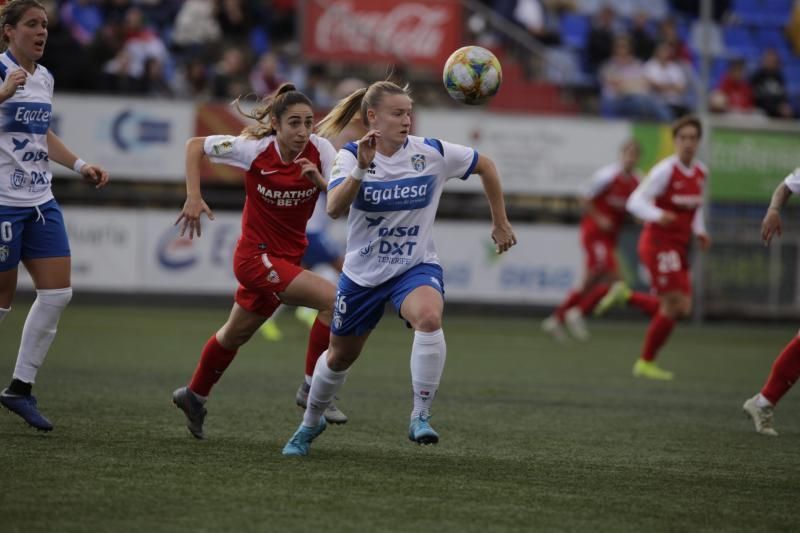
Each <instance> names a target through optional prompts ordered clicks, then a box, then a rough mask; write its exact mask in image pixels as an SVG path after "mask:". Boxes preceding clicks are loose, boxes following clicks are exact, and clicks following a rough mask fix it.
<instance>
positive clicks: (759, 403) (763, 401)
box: [756, 392, 772, 409]
mask: <svg viewBox="0 0 800 533" xmlns="http://www.w3.org/2000/svg"><path fill="white" fill-rule="evenodd" d="M756 407H758V408H759V409H763V408H765V407H772V402H770V401H769V400H767V398H766V397H765V396H764V395H763V394H761V393H760V392H759V393H758V396H756Z"/></svg>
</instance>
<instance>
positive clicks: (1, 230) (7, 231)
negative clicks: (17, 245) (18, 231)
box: [0, 222, 14, 242]
mask: <svg viewBox="0 0 800 533" xmlns="http://www.w3.org/2000/svg"><path fill="white" fill-rule="evenodd" d="M12 238H14V234H13V233H12V231H11V222H2V223H0V239H2V240H3V242H11V239H12Z"/></svg>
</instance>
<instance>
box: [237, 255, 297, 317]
mask: <svg viewBox="0 0 800 533" xmlns="http://www.w3.org/2000/svg"><path fill="white" fill-rule="evenodd" d="M302 271H303V268H302V267H301V266H300V260H299V259H298V260H297V261H289V260H287V259H282V258H280V257H270V256H268V255H267V254H266V253H262V254H258V255H247V254H241V255H240V254H238V253H237V254H235V255H234V257H233V273H234V274H235V275H236V279H237V280H238V281H239V288H238V289H236V298H235V300H236V303H237V304H239V305H240V306H242V307H243V308H244V309H246V310H248V311H250V312H251V313H257V314H259V315H263V316H267V317H268V316H271V315H272V313H274V312H275V309H277V308H278V306H279V305H281V300H280V298H279V297H278V295H277V293H279V292H283V291H285V290H286V287H288V286H289V284H290V283H291V282H292V281H293V280H294V278H296V277H297V276H298V275H299V274H300V273H301V272H302Z"/></svg>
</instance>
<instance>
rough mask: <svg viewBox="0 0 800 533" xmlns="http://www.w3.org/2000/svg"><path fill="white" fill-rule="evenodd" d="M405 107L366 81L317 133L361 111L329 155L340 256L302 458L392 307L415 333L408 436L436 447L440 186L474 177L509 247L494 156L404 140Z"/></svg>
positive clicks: (440, 360) (296, 449)
mask: <svg viewBox="0 0 800 533" xmlns="http://www.w3.org/2000/svg"><path fill="white" fill-rule="evenodd" d="M411 108H412V101H411V98H410V97H409V96H408V93H407V90H406V89H404V88H401V87H399V86H397V85H395V84H394V83H391V82H388V81H382V82H377V83H373V84H372V85H370V87H369V88H367V89H361V90H359V91H356V92H355V93H353V94H352V95H350V96H349V97H347V98H345V99H344V100H342V101H341V102H340V103H339V104H338V105H337V106H336V107H335V108H334V109H333V110H332V111H331V113H330V114H329V115H328V116H327V117H326V118H325V119H323V121H322V123H321V124H320V128H330V127H332V128H333V129H334V130H336V129H339V130H341V128H343V127H344V126H345V125H346V124H348V123H349V122H350V120H351V118H352V117H353V116H354V115H355V114H356V113H357V112H359V111H360V113H361V116H362V117H363V119H364V123H365V125H366V126H367V128H368V129H369V131H368V133H367V134H366V135H365V136H364V137H363V138H362V139H361V140H360V141H359V142H358V143H350V144H348V145H346V146H345V147H344V148H343V149H342V150H340V151H339V154H338V155H337V157H336V161H335V163H334V166H333V171H332V173H331V180H330V182H329V184H328V214H329V215H331V216H332V217H333V218H336V217H339V216H341V215H343V214H345V213H346V212H347V210H348V209H349V210H350V214H349V216H348V232H347V251H346V253H345V261H344V271H343V274H342V276H341V278H340V281H339V287H338V291H337V294H336V304H335V307H334V318H333V322H332V324H331V342H330V346H329V348H328V351H327V352H326V353H324V354H323V356H322V357H320V358H319V360H318V361H317V365H316V367H315V369H314V375H313V379H312V383H311V390H310V392H309V398H308V408H307V409H306V412H305V415H304V416H303V422H302V423H301V425H300V427H299V428H298V430H297V431H296V432H295V434H294V435H293V436H292V438H291V439H290V440H289V442H288V443H287V444H286V446H285V447H284V449H283V453H284V455H307V454H308V452H309V449H310V444H311V441H313V440H314V439H315V438H316V437H317V436H319V434H320V433H322V431H324V429H325V419H324V418H323V417H322V414H323V413H324V411H325V409H326V407H327V406H328V404H330V402H331V401H332V400H333V397H334V396H335V394H336V392H337V391H338V390H339V388H340V387H341V386H342V384H343V383H344V381H345V378H346V376H347V371H348V369H349V368H350V366H351V365H352V364H353V362H355V360H356V359H357V358H358V356H359V355H360V353H361V350H362V349H363V347H364V344H365V343H366V341H367V338H368V337H369V334H370V333H371V331H372V330H373V329H374V328H375V326H376V325H377V324H378V322H379V321H380V319H381V316H382V315H383V309H384V306H385V304H386V302H388V301H391V302H392V303H393V304H394V306H395V308H396V309H397V310H398V311H399V313H400V316H401V318H403V319H404V320H405V321H406V323H407V324H408V325H409V326H410V327H411V328H413V329H414V343H413V346H412V349H411V383H412V388H413V391H414V407H413V410H412V412H411V421H410V424H409V430H408V438H409V439H410V440H412V441H413V442H416V443H418V444H435V443H437V442H438V441H439V435H438V433H437V432H436V431H434V429H433V428H432V427H431V426H430V423H429V418H430V405H431V402H432V401H433V399H434V397H435V395H436V391H437V389H438V387H439V381H440V379H441V376H442V372H443V370H444V363H445V356H446V347H445V339H444V333H443V331H442V311H443V308H444V281H443V276H442V268H441V266H440V265H439V260H438V257H437V255H436V248H435V246H434V243H433V234H432V229H433V221H434V219H435V217H436V209H437V207H438V205H439V198H440V196H441V194H442V189H443V187H444V184H445V182H446V181H447V180H449V179H451V178H461V179H467V178H468V177H469V176H470V175H471V174H473V173H474V174H479V175H480V177H481V181H482V183H483V187H484V190H485V192H486V196H487V198H488V200H489V206H490V208H491V213H492V233H491V235H492V239H493V240H494V242H495V243H496V248H497V252H498V253H503V252H505V251H506V250H508V249H509V248H511V246H513V245H514V244H516V238H515V236H514V232H513V230H512V229H511V224H510V223H509V222H508V218H507V216H506V211H505V205H504V201H503V193H502V188H501V186H500V178H499V176H498V174H497V170H496V168H495V165H494V163H493V162H492V161H491V159H489V158H487V157H485V156H481V155H479V154H478V153H477V152H476V151H475V150H473V149H472V148H467V147H465V146H460V145H456V144H451V143H448V142H443V141H440V140H437V139H426V138H423V137H416V136H411V135H409V132H410V129H411Z"/></svg>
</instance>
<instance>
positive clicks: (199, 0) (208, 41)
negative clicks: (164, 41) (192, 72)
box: [172, 0, 222, 55]
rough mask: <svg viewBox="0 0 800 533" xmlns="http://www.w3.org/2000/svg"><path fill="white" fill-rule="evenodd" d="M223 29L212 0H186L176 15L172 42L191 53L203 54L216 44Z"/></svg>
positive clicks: (181, 49)
mask: <svg viewBox="0 0 800 533" xmlns="http://www.w3.org/2000/svg"><path fill="white" fill-rule="evenodd" d="M221 35H222V30H221V29H220V27H219V24H218V23H217V20H216V19H215V18H214V3H213V1H212V0H186V1H185V2H184V3H183V5H182V6H181V9H180V11H178V14H177V16H176V17H175V25H174V27H173V32H172V43H173V45H175V47H176V48H178V49H179V50H180V51H186V52H187V53H188V54H189V55H197V54H202V53H203V52H204V51H206V50H209V49H210V48H212V47H213V45H214V44H216V43H217V42H218V41H219V39H220V37H221Z"/></svg>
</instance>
